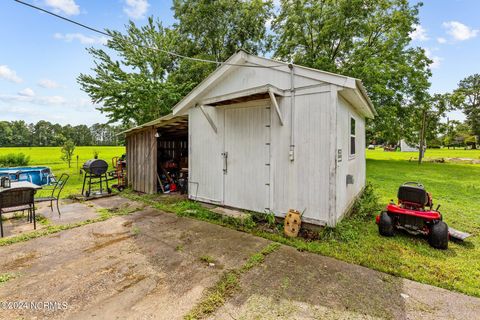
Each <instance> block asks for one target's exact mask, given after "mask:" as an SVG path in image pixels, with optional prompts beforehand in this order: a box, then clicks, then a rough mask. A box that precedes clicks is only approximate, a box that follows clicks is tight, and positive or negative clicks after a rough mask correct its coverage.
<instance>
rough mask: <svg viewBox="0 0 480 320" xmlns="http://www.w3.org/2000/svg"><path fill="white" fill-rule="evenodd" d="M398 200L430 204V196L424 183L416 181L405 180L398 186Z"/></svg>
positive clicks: (422, 204)
mask: <svg viewBox="0 0 480 320" xmlns="http://www.w3.org/2000/svg"><path fill="white" fill-rule="evenodd" d="M398 200H399V201H400V202H409V203H414V204H417V205H419V206H422V207H424V206H425V205H429V203H430V197H429V196H428V193H427V191H425V188H424V186H423V185H421V184H419V183H416V182H405V183H404V184H403V185H401V186H400V188H398Z"/></svg>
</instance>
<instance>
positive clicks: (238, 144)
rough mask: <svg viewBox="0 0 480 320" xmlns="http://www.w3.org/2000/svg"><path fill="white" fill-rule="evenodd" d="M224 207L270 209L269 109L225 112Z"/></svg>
mask: <svg viewBox="0 0 480 320" xmlns="http://www.w3.org/2000/svg"><path fill="white" fill-rule="evenodd" d="M224 123H225V136H224V137H225V144H224V145H225V147H224V150H225V152H224V168H223V170H224V192H223V196H224V204H225V205H227V206H231V207H235V208H242V209H247V210H252V211H257V212H264V211H265V210H268V208H269V198H270V192H269V190H270V189H269V188H270V186H269V184H270V106H269V105H266V104H263V105H259V106H254V107H251V106H250V107H235V108H228V107H227V108H226V109H225V122H224Z"/></svg>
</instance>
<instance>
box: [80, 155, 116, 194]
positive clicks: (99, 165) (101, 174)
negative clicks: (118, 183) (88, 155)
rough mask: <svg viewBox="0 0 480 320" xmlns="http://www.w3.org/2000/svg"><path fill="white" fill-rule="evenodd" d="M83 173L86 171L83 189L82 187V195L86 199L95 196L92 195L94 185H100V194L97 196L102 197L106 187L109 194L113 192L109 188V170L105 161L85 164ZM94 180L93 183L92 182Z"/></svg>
mask: <svg viewBox="0 0 480 320" xmlns="http://www.w3.org/2000/svg"><path fill="white" fill-rule="evenodd" d="M82 169H83V171H85V175H84V176H83V187H82V194H83V195H84V196H85V197H87V198H88V197H90V196H91V195H93V193H92V185H97V184H99V185H100V188H99V190H98V191H99V193H98V192H97V195H102V194H103V191H104V190H105V189H104V187H103V186H104V185H105V187H106V191H107V192H108V193H111V192H112V189H110V188H109V187H108V177H107V170H108V163H107V162H106V161H105V160H101V159H91V160H88V161H87V162H85V163H84V164H83V166H82ZM92 180H93V181H92ZM86 186H88V188H86Z"/></svg>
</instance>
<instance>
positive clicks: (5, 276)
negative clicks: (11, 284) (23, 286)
mask: <svg viewBox="0 0 480 320" xmlns="http://www.w3.org/2000/svg"><path fill="white" fill-rule="evenodd" d="M13 278H15V275H14V274H11V273H3V274H0V285H1V284H2V283H5V282H7V281H9V280H12V279H13Z"/></svg>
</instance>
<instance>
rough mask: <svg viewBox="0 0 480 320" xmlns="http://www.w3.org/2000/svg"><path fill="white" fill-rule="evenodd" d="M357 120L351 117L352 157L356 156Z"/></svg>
mask: <svg viewBox="0 0 480 320" xmlns="http://www.w3.org/2000/svg"><path fill="white" fill-rule="evenodd" d="M355 127H356V125H355V118H353V117H350V157H353V156H355V130H356V128H355Z"/></svg>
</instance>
